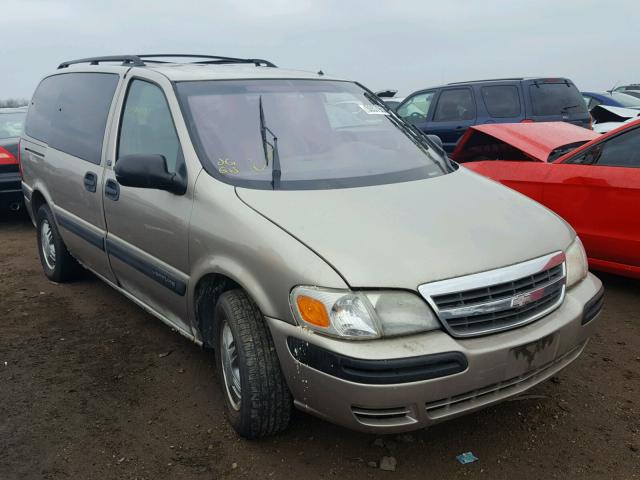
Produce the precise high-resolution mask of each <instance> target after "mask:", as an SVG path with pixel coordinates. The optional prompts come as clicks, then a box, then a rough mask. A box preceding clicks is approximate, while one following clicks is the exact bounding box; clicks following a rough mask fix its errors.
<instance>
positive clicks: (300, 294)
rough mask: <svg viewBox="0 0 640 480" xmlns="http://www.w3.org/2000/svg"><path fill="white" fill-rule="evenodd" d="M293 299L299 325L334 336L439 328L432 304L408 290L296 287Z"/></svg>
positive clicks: (357, 336) (372, 335)
mask: <svg viewBox="0 0 640 480" xmlns="http://www.w3.org/2000/svg"><path fill="white" fill-rule="evenodd" d="M290 303H291V309H292V310H293V313H294V315H295V317H296V319H297V320H298V322H299V323H300V325H304V326H307V327H309V328H311V329H312V330H315V331H316V332H320V333H324V334H326V335H331V336H335V337H341V338H349V339H362V340H369V339H373V338H380V337H383V336H385V337H389V336H397V335H406V334H409V333H418V332H425V331H428V330H434V329H437V328H440V325H439V323H438V320H437V319H436V318H435V315H434V314H433V312H432V311H431V309H430V308H429V306H428V305H427V304H426V303H425V302H424V301H423V300H422V299H421V298H420V297H418V296H417V295H415V294H412V293H409V292H397V291H393V290H387V291H366V292H352V291H348V290H332V289H325V288H318V287H296V288H294V289H293V291H292V292H291V298H290Z"/></svg>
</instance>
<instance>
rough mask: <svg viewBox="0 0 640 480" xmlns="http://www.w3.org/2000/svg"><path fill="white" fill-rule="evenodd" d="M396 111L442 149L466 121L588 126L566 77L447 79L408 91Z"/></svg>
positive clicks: (586, 115) (451, 144)
mask: <svg viewBox="0 0 640 480" xmlns="http://www.w3.org/2000/svg"><path fill="white" fill-rule="evenodd" d="M396 111H397V113H398V115H400V116H401V117H402V118H404V119H405V120H407V121H409V122H410V123H412V124H414V125H415V126H416V127H418V128H420V130H422V131H423V132H425V133H428V134H433V135H438V136H439V137H440V138H441V139H442V143H443V144H444V148H445V150H447V151H448V152H451V151H452V150H453V149H454V147H455V145H456V143H457V141H458V140H459V139H460V137H461V136H462V135H463V134H464V132H465V131H466V130H467V128H469V127H470V126H472V125H480V124H484V123H516V122H554V121H565V122H570V123H573V124H575V125H579V126H581V127H585V128H590V127H591V119H590V117H589V112H588V111H587V108H586V106H585V104H584V101H583V99H582V96H581V95H580V92H579V91H578V89H577V88H576V86H575V85H574V84H573V82H572V81H571V80H568V79H566V78H503V79H495V80H478V81H472V82H457V83H449V84H447V85H444V86H440V87H434V88H427V89H424V90H420V91H417V92H414V93H412V94H411V95H409V96H408V97H407V98H406V100H405V101H404V102H402V104H400V105H399V106H398V107H397V109H396Z"/></svg>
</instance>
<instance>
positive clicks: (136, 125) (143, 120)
mask: <svg viewBox="0 0 640 480" xmlns="http://www.w3.org/2000/svg"><path fill="white" fill-rule="evenodd" d="M134 154H150V155H155V154H158V155H163V156H164V158H165V160H166V161H167V169H168V171H169V172H172V173H173V172H175V171H176V164H177V163H178V158H179V156H180V155H181V150H180V141H179V140H178V134H177V133H176V129H175V126H174V125H173V118H172V116H171V111H170V110H169V105H168V104H167V99H166V98H165V96H164V93H163V92H162V89H160V87H158V86H157V85H154V84H153V83H149V82H146V81H144V80H133V81H132V82H131V84H130V85H129V91H128V92H127V99H126V103H125V106H124V111H123V113H122V122H121V125H120V139H119V140H118V158H119V157H124V156H126V155H134Z"/></svg>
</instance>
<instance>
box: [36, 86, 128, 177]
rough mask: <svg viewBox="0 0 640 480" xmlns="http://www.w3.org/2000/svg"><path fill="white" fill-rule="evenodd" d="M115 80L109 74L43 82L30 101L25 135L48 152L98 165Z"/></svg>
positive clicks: (114, 89)
mask: <svg viewBox="0 0 640 480" xmlns="http://www.w3.org/2000/svg"><path fill="white" fill-rule="evenodd" d="M118 80H119V77H118V75H116V74H112V73H65V74H62V75H53V76H51V77H47V78H45V79H44V80H42V82H40V85H39V86H38V89H37V90H36V92H35V94H34V96H33V99H32V100H31V107H30V108H29V113H28V115H27V122H26V125H25V132H26V133H27V135H29V136H31V137H33V138H35V139H37V140H40V141H42V142H45V143H47V144H48V145H49V147H51V148H55V149H56V150H60V151H62V152H65V153H68V154H69V155H73V156H74V157H78V158H80V159H82V160H86V161H88V162H91V163H95V164H99V163H100V158H101V156H102V142H103V140H104V132H105V128H106V125H107V118H108V116H109V109H110V108H111V102H112V100H113V94H114V93H115V91H116V87H117V86H118Z"/></svg>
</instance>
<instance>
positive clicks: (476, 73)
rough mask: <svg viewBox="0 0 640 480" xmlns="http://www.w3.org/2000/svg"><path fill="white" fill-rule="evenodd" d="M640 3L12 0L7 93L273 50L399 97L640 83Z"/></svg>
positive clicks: (277, 57) (3, 32)
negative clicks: (490, 87) (92, 71)
mask: <svg viewBox="0 0 640 480" xmlns="http://www.w3.org/2000/svg"><path fill="white" fill-rule="evenodd" d="M639 25H640V8H638V5H637V3H636V2H635V1H633V0H609V1H608V2H596V1H591V0H583V1H574V0H555V1H549V0H535V1H528V2H524V1H519V0H511V1H502V0H482V1H470V0H469V1H466V0H449V1H441V2H429V1H426V0H404V1H403V0H395V1H383V0H368V1H361V0H315V1H309V0H270V1H239V0H237V1H232V0H208V1H195V0H129V1H123V0H0V59H2V65H3V67H2V71H1V72H2V73H1V74H0V98H9V97H25V98H30V97H31V95H32V93H33V90H34V89H35V87H36V86H37V84H38V81H39V80H40V78H42V77H43V76H44V75H46V74H47V73H49V72H51V71H53V70H55V68H56V66H57V65H58V64H59V63H60V62H62V61H64V60H70V59H74V58H82V57H87V56H97V55H113V54H135V53H200V54H205V53H206V54H213V55H223V56H235V57H258V58H266V59H269V60H271V61H272V62H274V63H275V64H277V65H279V66H282V67H288V68H296V69H303V70H312V71H318V70H320V69H322V70H323V71H324V72H325V73H329V74H332V75H336V76H340V77H343V78H348V79H353V80H357V81H359V82H361V83H363V84H365V85H366V86H368V87H369V88H371V89H372V90H381V89H387V88H391V89H397V90H399V92H400V93H399V96H403V95H406V94H408V93H411V92H412V91H415V90H418V89H422V88H426V87H430V86H434V85H438V84H442V83H447V82H453V81H465V80H473V79H483V78H496V77H514V76H552V77H556V76H563V77H568V78H570V79H572V80H573V81H574V82H575V83H576V84H577V85H578V88H580V89H581V90H592V91H593V90H595V91H603V90H606V89H610V88H611V87H613V86H614V84H616V83H630V82H638V83H640V68H639V66H638V61H637V54H636V50H637V46H638V45H639V44H640V42H639V40H640V27H638V26H639Z"/></svg>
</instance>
